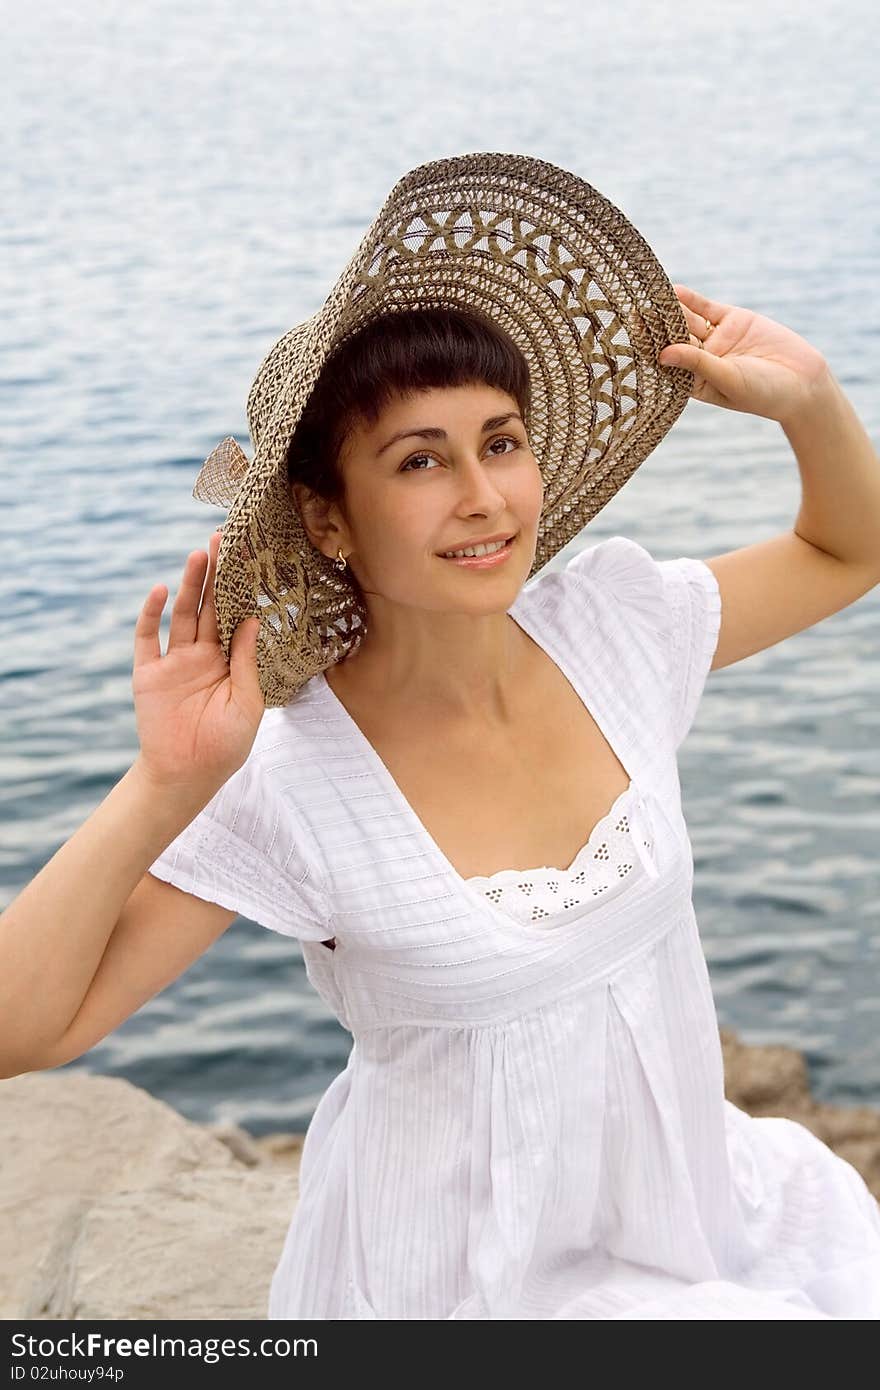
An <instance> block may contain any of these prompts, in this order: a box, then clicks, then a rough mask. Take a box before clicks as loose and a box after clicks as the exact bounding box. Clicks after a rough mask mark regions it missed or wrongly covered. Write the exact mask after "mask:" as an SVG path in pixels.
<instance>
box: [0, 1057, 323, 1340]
mask: <svg viewBox="0 0 880 1390" xmlns="http://www.w3.org/2000/svg"><path fill="white" fill-rule="evenodd" d="M0 1132H2V1133H3V1139H4V1142H3V1156H2V1166H0V1245H2V1249H3V1252H4V1253H3V1260H2V1265H0V1317H3V1318H24V1317H27V1318H77V1319H82V1318H101V1317H103V1318H114V1319H119V1318H126V1317H132V1318H178V1317H179V1318H200V1317H214V1318H218V1317H238V1318H253V1317H257V1318H265V1316H266V1302H267V1298H268V1287H269V1280H270V1279H271V1275H272V1270H273V1268H274V1265H275V1263H276V1262H277V1258H278V1256H279V1255H280V1253H281V1246H282V1244H283V1241H284V1236H285V1234H286V1230H287V1226H288V1223H289V1221H290V1217H291V1215H292V1213H293V1209H294V1207H295V1205H296V1199H297V1195H298V1192H297V1166H295V1165H294V1164H293V1163H292V1162H291V1161H290V1159H288V1161H287V1163H286V1164H285V1165H283V1166H282V1165H281V1164H278V1165H272V1164H269V1163H263V1162H262V1161H261V1162H260V1163H259V1165H258V1166H254V1167H248V1166H247V1165H246V1162H243V1161H242V1160H240V1159H238V1158H237V1157H236V1155H235V1153H234V1152H233V1151H232V1149H231V1148H230V1146H229V1144H228V1143H227V1142H223V1141H222V1140H221V1139H220V1138H218V1137H217V1136H216V1135H214V1134H211V1133H210V1132H209V1131H208V1130H206V1129H205V1128H203V1127H202V1126H201V1125H197V1124H193V1123H191V1122H190V1121H189V1120H186V1119H184V1118H183V1116H181V1115H179V1114H178V1113H177V1111H175V1110H174V1109H173V1108H172V1107H171V1106H169V1105H166V1104H165V1103H164V1101H160V1100H156V1099H155V1098H154V1097H153V1096H150V1095H148V1094H147V1092H145V1091H142V1090H140V1089H139V1088H138V1087H137V1086H132V1085H131V1084H130V1082H128V1081H124V1080H121V1079H118V1078H115V1077H106V1076H96V1075H91V1074H89V1073H87V1072H83V1071H72V1072H65V1071H63V1070H59V1071H54V1072H31V1073H27V1074H25V1075H23V1076H16V1077H12V1078H8V1079H6V1080H4V1081H3V1082H2V1083H0ZM242 1134H244V1131H242ZM246 1137H247V1138H248V1139H249V1136H246ZM254 1152H256V1153H257V1154H260V1150H259V1149H255V1150H254ZM211 1310H213V1311H211Z"/></svg>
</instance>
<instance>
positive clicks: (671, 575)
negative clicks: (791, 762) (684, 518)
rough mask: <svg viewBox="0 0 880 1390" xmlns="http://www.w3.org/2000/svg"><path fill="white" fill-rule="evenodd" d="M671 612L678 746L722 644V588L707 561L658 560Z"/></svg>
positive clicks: (671, 667)
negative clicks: (719, 642)
mask: <svg viewBox="0 0 880 1390" xmlns="http://www.w3.org/2000/svg"><path fill="white" fill-rule="evenodd" d="M657 568H658V569H659V570H660V573H661V575H662V578H663V593H664V598H665V602H666V607H667V612H668V614H669V628H668V640H669V670H670V691H671V701H672V734H673V738H674V740H675V746H676V748H678V747H679V746H680V745H681V744H682V743H683V742H684V740H685V738H686V737H687V734H688V732H689V730H690V727H691V725H692V724H693V722H694V719H695V718H696V713H697V709H698V707H699V704H700V699H701V697H702V694H703V689H704V687H705V684H706V679H707V677H708V675H709V670H710V667H711V665H712V658H713V656H714V655H715V649H716V647H717V646H718V633H719V631H720V628H721V593H720V590H719V588H718V580H717V579H716V578H715V575H714V574H713V572H712V570H710V568H709V566H708V565H707V564H705V562H704V561H703V560H697V559H693V558H691V557H687V556H681V557H680V558H679V559H677V560H659V561H658V562H657Z"/></svg>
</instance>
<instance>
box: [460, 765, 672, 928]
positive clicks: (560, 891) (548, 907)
mask: <svg viewBox="0 0 880 1390" xmlns="http://www.w3.org/2000/svg"><path fill="white" fill-rule="evenodd" d="M631 794H632V787H626V788H625V790H624V791H623V792H621V794H620V796H619V797H618V798H617V800H616V801H615V802H614V804H613V805H612V807H611V809H610V810H609V811H608V812H607V813H606V814H605V815H604V816H603V817H602V819H601V820H599V821H597V823H596V824H595V825H594V827H593V829H592V830H591V832H590V837H589V839H588V840H587V842H586V844H584V845H582V846H581V848H580V849H579V850H578V852H577V854H576V855H575V857H574V859H573V861H572V862H571V864H570V865H569V866H568V868H567V869H557V868H550V867H547V866H546V865H545V866H542V867H541V868H539V869H499V870H498V872H497V873H494V874H488V875H476V876H474V877H473V878H469V879H468V880H467V882H468V883H471V884H473V885H474V887H475V888H477V890H478V891H480V892H483V893H485V895H486V897H487V898H488V899H489V901H490V902H491V903H492V904H493V905H494V906H495V907H497V908H498V909H499V910H500V911H502V912H506V913H507V914H508V915H509V916H511V917H514V918H515V919H516V920H517V921H519V922H524V923H526V924H528V923H532V922H538V921H543V920H545V919H546V918H549V917H559V916H563V915H566V914H567V913H569V912H571V911H573V910H574V909H575V908H578V907H581V906H582V905H583V904H584V903H585V902H590V901H592V900H593V899H594V898H597V897H600V896H601V895H602V894H604V893H607V892H608V891H609V890H610V889H611V888H612V887H615V886H617V885H618V884H619V883H620V882H621V880H622V879H624V878H637V877H638V876H639V875H640V874H642V873H644V868H643V865H642V856H641V855H640V854H639V853H638V851H637V849H636V846H635V842H634V840H633V827H632V825H631V818H630V814H629V802H630V797H631ZM642 843H643V845H644V847H645V849H647V850H649V851H650V850H651V848H652V845H651V841H650V840H644V839H643V841H642Z"/></svg>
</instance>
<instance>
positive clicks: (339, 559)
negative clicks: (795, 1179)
mask: <svg viewBox="0 0 880 1390" xmlns="http://www.w3.org/2000/svg"><path fill="white" fill-rule="evenodd" d="M333 563H334V565H335V566H336V568H337V569H338V570H344V569H345V556H344V555H343V553H342V546H340V547H339V549H338V550H337V552H336V559H335V560H334V561H333Z"/></svg>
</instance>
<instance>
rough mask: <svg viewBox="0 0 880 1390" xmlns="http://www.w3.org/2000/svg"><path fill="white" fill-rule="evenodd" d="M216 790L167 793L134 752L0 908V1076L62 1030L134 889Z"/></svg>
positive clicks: (89, 982) (11, 1072)
mask: <svg viewBox="0 0 880 1390" xmlns="http://www.w3.org/2000/svg"><path fill="white" fill-rule="evenodd" d="M212 794H213V793H209V792H208V791H207V790H206V791H205V792H204V793H203V794H201V795H198V794H195V793H193V794H192V795H190V794H189V793H184V792H182V791H175V792H173V793H172V792H166V791H164V790H162V789H160V788H157V787H156V786H155V785H154V784H153V783H151V782H150V781H149V780H148V779H147V778H146V777H145V776H144V774H143V771H142V768H141V765H140V763H139V762H138V761H135V763H134V764H133V766H132V767H131V768H129V770H128V772H126V774H125V775H124V777H122V778H121V779H120V781H119V782H117V783H116V785H115V786H114V787H113V788H112V790H111V791H110V792H109V793H108V794H107V796H106V797H105V799H104V800H103V801H102V802H101V804H100V805H99V806H98V807H97V808H96V809H95V810H94V811H93V812H92V814H91V815H90V816H89V817H88V819H87V820H86V821H84V822H83V824H82V825H81V826H80V828H79V829H78V830H77V831H76V832H75V833H74V834H73V835H72V836H71V837H70V839H69V840H67V841H66V842H65V843H64V844H63V845H62V846H61V848H60V849H59V850H57V852H56V853H55V854H54V855H53V856H52V858H51V859H50V860H49V862H48V863H47V864H46V865H44V867H43V868H42V869H41V870H40V872H39V873H38V874H37V875H36V877H35V878H33V879H32V880H31V882H30V883H29V884H28V885H27V886H26V887H25V888H23V889H22V891H21V892H20V893H19V894H18V896H17V897H16V898H15V899H13V901H12V902H11V903H10V905H9V906H8V907H7V908H6V910H5V912H3V913H2V914H0V1075H3V1076H8V1075H11V1074H14V1072H15V1070H16V1069H17V1065H18V1064H19V1062H20V1060H21V1059H22V1058H24V1059H27V1058H30V1057H33V1056H36V1055H38V1054H39V1053H40V1051H41V1050H42V1048H43V1047H45V1046H46V1045H47V1044H51V1043H52V1042H54V1041H55V1040H56V1039H57V1038H58V1037H60V1036H61V1035H62V1034H63V1032H64V1030H65V1029H66V1028H67V1026H68V1025H69V1023H70V1021H71V1020H72V1019H73V1018H74V1017H75V1015H76V1013H77V1012H78V1010H79V1008H80V1005H81V1004H82V1001H83V999H84V998H85V996H86V993H87V991H88V988H89V985H90V984H91V982H92V979H93V978H94V975H95V972H96V971H97V969H98V966H99V965H100V962H101V957H102V956H103V954H104V951H105V949H106V946H107V943H108V941H109V939H110V936H111V935H112V932H113V929H114V927H115V926H116V923H117V922H118V920H119V917H120V914H121V912H122V909H123V907H124V905H125V903H126V902H127V900H128V898H129V896H130V894H131V892H132V891H133V889H134V888H135V886H136V885H137V884H138V883H139V881H140V879H141V878H142V877H143V875H144V874H145V873H146V871H147V869H148V868H149V867H150V865H151V864H152V863H153V862H154V860H156V859H157V858H158V856H159V855H160V854H161V853H162V851H163V850H164V849H166V848H167V847H168V845H169V844H170V843H171V841H172V840H174V839H175V838H176V837H177V835H178V834H179V833H180V832H181V830H183V829H184V827H185V826H186V825H188V824H189V822H190V821H191V820H193V819H194V818H195V816H196V815H197V814H198V812H199V811H200V810H201V809H202V807H203V806H205V805H207V803H208V801H209V800H210V799H211V795H212Z"/></svg>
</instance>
